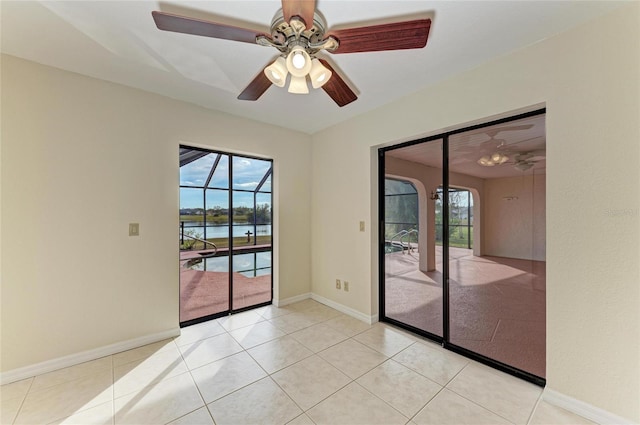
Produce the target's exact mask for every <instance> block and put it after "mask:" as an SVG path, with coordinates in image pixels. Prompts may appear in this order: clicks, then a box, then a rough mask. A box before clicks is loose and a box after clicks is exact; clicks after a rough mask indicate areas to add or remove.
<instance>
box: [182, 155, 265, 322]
mask: <svg viewBox="0 0 640 425" xmlns="http://www.w3.org/2000/svg"><path fill="white" fill-rule="evenodd" d="M180 148H185V149H190V150H194V151H201V152H206V153H207V154H209V153H213V154H219V155H226V156H227V157H228V158H229V164H228V174H227V176H228V179H229V188H228V192H229V193H228V204H229V212H228V217H229V221H228V226H229V242H228V243H229V248H228V268H229V307H228V308H227V310H224V311H220V312H217V313H213V314H209V315H206V316H202V317H198V318H195V319H191V320H186V321H184V322H180V324H179V325H180V327H181V328H184V327H187V326H191V325H195V324H197V323H202V322H206V321H209V320H213V319H217V318H219V317H223V316H228V315H230V314H235V313H241V312H243V311H247V310H253V309H255V308H260V307H264V306H267V305H271V304H272V303H273V240H274V238H275V231H274V230H275V226H274V223H273V217H274V216H275V213H274V210H275V207H274V205H273V184H272V185H271V192H270V195H271V244H270V247H269V249H265V248H257V249H255V250H247V251H245V252H243V253H244V254H251V253H257V252H266V251H271V265H270V267H271V297H270V299H269V301H266V302H263V303H259V304H254V305H250V306H247V307H242V308H239V309H233V256H234V253H233V192H234V191H238V189H233V158H234V157H239V158H248V159H256V160H260V161H267V162H271V169H270V171H269V172H267V174H269V173H270V174H271V181H272V182H273V178H274V177H273V173H274V170H273V159H271V158H260V157H257V156H251V155H245V154H235V153H231V152H224V151H220V150H215V149H206V148H199V147H194V146H188V145H182V144H181V145H180ZM215 165H216V166H217V161H216V164H215ZM214 168H215V166H214V167H212V170H211V175H210V176H209V179H208V180H210V179H211V177H212V175H213V172H214V171H215V169H214ZM265 177H266V175H265ZM208 180H207V183H208ZM264 180H265V179H263V181H262V182H260V183H261V184H262V183H263V182H264ZM179 187H180V188H182V187H183V186H179ZM185 187H186V186H185ZM186 188H188V187H186ZM207 190H208V188H207V187H206V186H205V187H204V188H203V196H204V199H205V200H206V191H207ZM240 191H241V192H249V191H247V190H240ZM255 200H256V195H255V194H254V207H255ZM204 209H205V215H206V202H205V203H204ZM255 224H256V223H255V220H254V225H255ZM254 236H255V237H257V235H256V234H255V232H254ZM205 238H206V226H205ZM178 279H179V277H178ZM179 291H180V282H178V297H180V292H179ZM178 308H181V307H180V306H178Z"/></svg>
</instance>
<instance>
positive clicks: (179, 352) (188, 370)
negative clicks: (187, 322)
mask: <svg viewBox="0 0 640 425" xmlns="http://www.w3.org/2000/svg"><path fill="white" fill-rule="evenodd" d="M171 341H172V342H173V343H174V344H175V346H176V349H177V350H178V354H180V358H181V359H182V361H183V363H184V365H185V366H186V367H187V372H188V373H189V376H190V377H191V381H192V382H193V385H194V386H195V387H196V390H197V391H198V395H200V400H202V407H204V408H205V409H206V411H207V413H208V414H209V416H210V417H211V420H212V421H213V423H214V424H215V423H216V421H215V420H214V419H213V415H212V414H211V412H210V411H209V407H208V406H207V402H206V401H205V400H204V397H203V396H202V391H201V390H200V387H198V383H197V382H196V380H195V378H194V377H193V374H192V373H191V368H190V367H189V365H188V364H187V360H186V359H185V358H184V355H183V354H182V350H180V347H179V346H178V344H176V342H175V338H173V339H172V340H171ZM196 369H197V368H196ZM202 407H198V408H197V409H194V410H192V411H191V412H188V413H185V414H184V415H182V416H180V417H177V418H174V419H172V420H171V421H169V422H167V423H171V422H173V421H176V420H178V419H180V418H183V417H185V416H187V415H190V414H191V413H193V412H195V411H196V410H198V409H201V408H202Z"/></svg>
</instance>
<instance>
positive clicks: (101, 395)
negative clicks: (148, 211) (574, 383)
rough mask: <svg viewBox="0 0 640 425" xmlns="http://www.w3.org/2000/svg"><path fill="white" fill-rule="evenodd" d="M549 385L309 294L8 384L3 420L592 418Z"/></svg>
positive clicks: (537, 421)
mask: <svg viewBox="0 0 640 425" xmlns="http://www.w3.org/2000/svg"><path fill="white" fill-rule="evenodd" d="M541 393H542V389H541V388H539V387H536V386H534V385H531V384H528V383H526V382H523V381H521V380H518V379H516V378H513V377H511V376H509V375H505V374H503V373H501V372H498V371H496V370H493V369H490V368H488V367H485V366H483V365H480V364H478V363H476V362H474V361H471V360H468V359H466V358H464V357H461V356H458V355H456V354H454V353H451V352H449V351H446V350H444V349H442V348H441V347H440V346H439V345H437V344H434V343H432V342H430V341H427V340H423V339H421V338H419V337H416V336H414V335H411V334H409V333H406V332H404V331H403V330H400V329H397V328H394V327H391V326H388V325H385V324H382V323H377V324H375V325H371V326H370V325H367V324H365V323H363V322H360V321H358V320H356V319H354V318H351V317H349V316H346V315H344V314H342V313H340V312H338V311H336V310H334V309H331V308H329V307H327V306H325V305H322V304H320V303H317V302H315V301H313V300H305V301H302V302H299V303H296V304H292V305H289V306H286V307H283V308H277V307H274V306H269V307H264V308H261V309H257V310H253V311H249V312H245V313H241V314H238V315H235V316H231V317H225V318H223V319H219V320H215V321H211V322H206V323H201V324H198V325H195V326H191V327H188V328H184V329H182V335H180V336H179V337H177V338H174V339H170V340H166V341H161V342H157V343H154V344H149V345H146V346H144V347H140V348H137V349H135V350H130V351H126V352H123V353H118V354H115V355H112V356H109V357H105V358H101V359H97V360H94V361H90V362H87V363H83V364H80V365H77V366H72V367H69V368H66V369H62V370H58V371H54V372H51V373H46V374H43V375H39V376H36V377H33V378H30V379H26V380H24V381H20V382H15V383H12V384H8V385H4V386H2V387H1V400H2V405H1V412H2V415H1V418H0V419H1V422H2V424H29V425H31V424H83V425H88V424H209V425H211V424H217V425H222V424H269V423H272V424H412V425H421V424H438V425H447V424H451V425H454V424H455V425H459V424H474V425H475V424H531V425H541V424H592V423H591V422H589V421H587V420H586V419H583V418H581V417H579V416H576V415H573V414H571V413H569V412H567V411H564V410H562V409H559V408H557V407H555V406H552V405H549V404H547V403H546V402H544V401H542V400H541V397H540V396H541Z"/></svg>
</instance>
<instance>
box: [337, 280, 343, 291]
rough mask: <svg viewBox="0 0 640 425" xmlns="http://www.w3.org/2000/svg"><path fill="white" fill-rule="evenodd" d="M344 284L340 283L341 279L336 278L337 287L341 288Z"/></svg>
mask: <svg viewBox="0 0 640 425" xmlns="http://www.w3.org/2000/svg"><path fill="white" fill-rule="evenodd" d="M341 287H342V285H341V284H340V279H336V289H340V288H341Z"/></svg>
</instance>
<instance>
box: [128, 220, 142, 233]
mask: <svg viewBox="0 0 640 425" xmlns="http://www.w3.org/2000/svg"><path fill="white" fill-rule="evenodd" d="M139 235H140V224H139V223H129V236H139Z"/></svg>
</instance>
